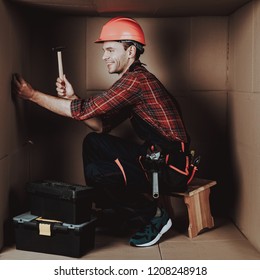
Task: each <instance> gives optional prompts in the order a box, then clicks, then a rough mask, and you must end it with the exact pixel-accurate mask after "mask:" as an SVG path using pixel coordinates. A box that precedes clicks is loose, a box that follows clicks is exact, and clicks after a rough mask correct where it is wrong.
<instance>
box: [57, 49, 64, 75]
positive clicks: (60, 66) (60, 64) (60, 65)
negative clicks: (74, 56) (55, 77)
mask: <svg viewBox="0 0 260 280" xmlns="http://www.w3.org/2000/svg"><path fill="white" fill-rule="evenodd" d="M57 56H58V68H59V77H60V79H62V80H63V65H62V55H61V52H57Z"/></svg>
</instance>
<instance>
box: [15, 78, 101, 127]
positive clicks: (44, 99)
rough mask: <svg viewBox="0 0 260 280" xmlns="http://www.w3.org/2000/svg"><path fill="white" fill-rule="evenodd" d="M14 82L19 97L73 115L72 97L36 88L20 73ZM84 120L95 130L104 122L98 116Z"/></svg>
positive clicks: (65, 114) (56, 111) (62, 113)
mask: <svg viewBox="0 0 260 280" xmlns="http://www.w3.org/2000/svg"><path fill="white" fill-rule="evenodd" d="M12 84H13V89H14V90H15V92H16V93H17V95H18V96H19V97H21V98H23V99H26V100H30V101H32V102H34V103H36V104H38V105H39V106H41V107H43V108H45V109H47V110H49V111H52V112H54V113H56V114H58V115H61V116H65V117H70V118H71V117H72V115H71V109H70V106H71V101H72V99H66V98H60V97H56V96H52V95H48V94H45V93H43V92H40V91H38V90H35V89H34V88H33V87H32V86H31V85H30V84H29V83H27V82H26V81H25V80H24V79H23V78H22V77H21V76H20V75H18V74H15V75H13V81H12ZM84 122H85V124H86V125H87V126H89V127H90V128H91V129H93V130H95V131H101V130H102V123H101V120H99V119H98V118H95V119H94V118H93V119H89V120H85V121H84Z"/></svg>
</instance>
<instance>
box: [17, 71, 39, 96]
mask: <svg viewBox="0 0 260 280" xmlns="http://www.w3.org/2000/svg"><path fill="white" fill-rule="evenodd" d="M12 89H13V90H14V92H15V93H16V94H17V95H18V96H19V97H21V98H23V99H32V98H33V96H34V95H35V92H36V91H35V90H34V89H33V88H32V86H31V85H30V84H29V83H27V82H26V81H25V80H24V79H23V78H22V77H21V76H20V75H19V74H13V77H12Z"/></svg>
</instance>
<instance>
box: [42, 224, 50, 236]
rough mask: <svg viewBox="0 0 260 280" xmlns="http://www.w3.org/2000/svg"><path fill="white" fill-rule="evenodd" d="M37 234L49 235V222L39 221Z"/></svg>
mask: <svg viewBox="0 0 260 280" xmlns="http://www.w3.org/2000/svg"><path fill="white" fill-rule="evenodd" d="M39 235H44V236H51V224H47V223H39Z"/></svg>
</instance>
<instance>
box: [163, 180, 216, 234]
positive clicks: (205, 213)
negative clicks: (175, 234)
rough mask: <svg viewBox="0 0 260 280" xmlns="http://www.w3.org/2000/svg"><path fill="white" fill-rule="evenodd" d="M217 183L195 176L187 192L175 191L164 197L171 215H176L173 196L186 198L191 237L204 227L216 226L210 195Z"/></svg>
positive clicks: (164, 202)
mask: <svg viewBox="0 0 260 280" xmlns="http://www.w3.org/2000/svg"><path fill="white" fill-rule="evenodd" d="M216 184H217V182H216V181H211V180H206V179H199V178H194V179H193V180H192V181H191V182H190V184H189V186H188V190H187V191H186V192H184V193H179V192H173V193H171V194H168V195H165V196H163V197H162V203H163V204H164V205H165V207H166V209H167V211H168V212H169V215H170V216H171V217H173V216H174V213H173V208H172V206H171V202H170V199H171V196H175V197H183V198H184V203H185V204H186V206H187V210H188V216H189V227H188V235H189V237H190V238H193V237H195V236H197V235H198V234H199V232H200V231H201V230H202V229H205V228H209V229H210V228H212V227H214V219H213V217H212V216H211V210H210V203H209V195H210V188H211V187H213V186H215V185H216Z"/></svg>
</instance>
